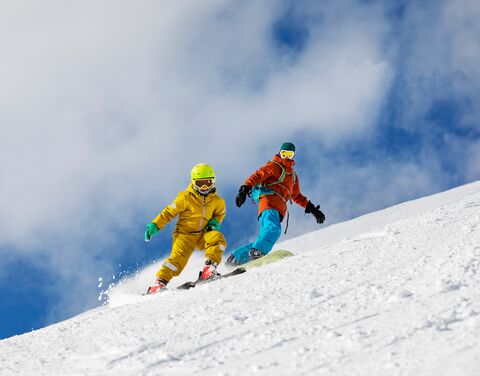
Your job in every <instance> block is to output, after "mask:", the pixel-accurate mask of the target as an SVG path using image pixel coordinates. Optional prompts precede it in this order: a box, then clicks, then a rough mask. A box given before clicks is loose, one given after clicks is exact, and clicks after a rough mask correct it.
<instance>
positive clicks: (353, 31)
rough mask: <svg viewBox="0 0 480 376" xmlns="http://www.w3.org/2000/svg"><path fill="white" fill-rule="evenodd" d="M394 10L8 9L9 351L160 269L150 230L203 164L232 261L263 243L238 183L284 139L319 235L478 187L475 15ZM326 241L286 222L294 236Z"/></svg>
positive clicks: (441, 4)
mask: <svg viewBox="0 0 480 376" xmlns="http://www.w3.org/2000/svg"><path fill="white" fill-rule="evenodd" d="M388 3H390V2H381V1H378V2H377V1H345V2H341V4H340V2H335V1H322V2H319V1H302V2H298V1H279V0H270V1H265V2H258V1H253V0H252V1H234V0H231V1H227V0H225V1H218V0H209V1H203V2H202V4H201V5H200V4H198V2H195V1H185V2H181V3H179V2H173V1H171V2H169V1H167V2H162V4H159V3H158V2H156V1H145V2H142V3H141V4H136V5H135V8H131V7H132V5H131V4H130V3H129V2H126V1H125V2H123V1H105V2H102V3H100V4H98V3H96V4H95V5H94V4H93V2H92V3H89V2H83V3H82V4H73V3H66V2H61V1H47V2H42V4H39V3H37V2H33V1H32V2H28V1H25V2H22V3H19V2H18V3H15V4H10V5H8V6H5V7H4V8H5V9H4V10H3V11H2V14H1V15H0V25H1V26H0V35H1V44H0V47H1V51H2V59H0V80H1V82H2V85H1V88H0V178H1V182H2V190H1V191H0V256H1V258H2V263H1V264H0V293H1V294H2V297H3V299H2V301H1V302H0V337H1V338H5V337H8V336H12V335H15V334H20V333H24V332H26V331H29V330H31V329H36V328H40V327H42V326H45V325H47V324H49V323H52V322H56V321H58V320H62V319H65V318H67V317H70V316H72V315H74V314H77V313H80V312H82V311H84V310H86V309H88V308H91V307H94V306H96V305H98V304H100V303H99V301H98V299H97V297H98V293H99V290H100V289H99V288H98V287H97V286H98V278H99V277H102V278H104V280H105V284H108V283H109V282H112V281H113V280H112V276H113V275H115V276H116V279H118V278H119V277H121V276H122V275H127V274H129V273H132V272H135V270H138V269H139V268H141V267H142V266H143V265H146V264H148V263H150V262H152V261H153V260H157V259H161V258H162V257H164V256H165V255H166V254H167V253H168V250H169V247H170V232H171V230H172V228H173V225H170V226H169V227H167V228H166V229H165V230H164V231H162V232H161V233H160V234H159V235H157V237H156V238H154V240H152V242H151V243H149V244H145V243H144V242H143V231H144V228H145V225H146V223H148V221H150V220H151V219H152V218H153V217H154V216H155V215H156V214H157V213H158V212H159V211H160V210H161V209H162V208H163V207H164V206H165V205H167V204H168V203H169V202H170V201H171V200H172V198H173V197H174V196H175V194H176V193H177V192H178V191H180V190H183V189H184V188H185V187H186V185H187V184H188V181H189V171H190V169H191V167H192V166H193V165H194V164H196V163H199V162H207V163H210V164H212V165H213V166H214V167H215V168H216V170H217V174H218V189H219V192H220V194H221V195H222V196H223V197H224V198H225V199H226V201H227V205H228V215H227V218H226V220H225V223H224V226H223V231H224V233H225V235H226V237H227V240H228V242H229V248H230V249H231V248H233V247H235V246H238V245H240V244H242V242H245V241H247V240H250V239H252V237H253V236H255V231H256V228H257V227H256V226H257V224H256V221H255V217H256V215H255V213H256V208H255V207H254V205H250V204H248V203H247V205H245V206H244V207H242V208H241V209H237V208H236V207H235V206H234V204H233V203H234V197H235V194H236V191H237V189H238V186H239V185H241V184H242V182H243V180H244V179H245V178H246V177H247V176H248V175H249V174H250V173H251V172H253V171H254V170H255V169H256V168H258V167H259V166H260V165H262V164H263V163H264V162H266V161H267V160H268V159H270V158H271V156H272V155H273V154H274V153H275V152H276V151H277V149H278V147H279V145H280V144H281V143H282V142H284V141H287V140H288V141H292V142H294V143H295V144H296V146H297V156H296V161H297V172H298V174H299V177H300V182H301V186H302V191H303V193H304V194H305V195H307V197H309V198H310V199H311V200H312V201H313V202H315V203H319V204H320V205H321V206H322V209H323V210H324V211H325V213H326V215H327V223H326V224H325V225H329V224H333V223H335V222H338V221H341V220H345V219H349V218H353V217H355V216H358V215H361V214H363V213H367V212H371V211H373V210H377V209H381V208H384V207H387V206H390V205H393V204H395V203H398V202H402V201H405V200H409V199H412V198H416V197H421V196H424V195H427V194H431V193H435V192H438V191H441V190H444V189H448V188H450V187H454V186H457V185H460V184H464V183H467V182H470V181H474V180H478V179H479V178H480V162H479V161H480V84H479V82H480V68H479V66H480V65H479V64H478V61H480V47H479V45H478V40H479V37H480V26H479V24H478V21H477V20H478V18H479V17H480V6H479V5H478V2H475V1H473V0H471V1H468V0H465V1H453V0H451V1H446V0H443V1H426V2H425V1H422V2H414V1H411V2H409V1H404V2H402V1H398V2H395V4H388ZM391 3H393V2H391ZM93 9H94V10H95V11H93ZM87 21H88V22H87ZM318 228H319V226H318V225H317V224H316V223H315V222H314V221H313V218H311V217H309V216H305V215H304V213H303V210H302V209H300V208H295V207H292V209H291V220H290V224H289V231H288V234H287V235H286V236H284V239H285V238H287V237H292V236H295V235H299V234H302V233H305V232H308V231H312V230H315V229H318ZM152 278H153V276H152Z"/></svg>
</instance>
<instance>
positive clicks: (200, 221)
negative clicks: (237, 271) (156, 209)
mask: <svg viewBox="0 0 480 376" xmlns="http://www.w3.org/2000/svg"><path fill="white" fill-rule="evenodd" d="M225 213H226V206H225V201H224V200H223V198H221V197H220V196H219V195H217V194H216V192H212V193H209V194H208V195H207V196H203V195H201V194H199V193H198V192H196V191H195V190H194V189H193V187H192V185H191V184H190V185H189V186H188V188H187V190H186V191H184V192H180V193H178V195H177V197H176V198H175V200H174V201H173V202H172V203H171V204H170V205H168V206H167V207H166V208H165V209H163V211H162V212H161V213H160V214H159V215H158V216H157V217H156V218H155V219H154V220H153V221H152V223H155V224H156V225H157V227H158V229H159V230H161V229H162V228H163V227H165V226H166V225H167V224H168V223H169V222H170V221H171V220H172V219H173V218H175V217H176V216H177V215H178V216H179V218H178V222H177V225H176V226H175V230H174V231H173V235H172V237H173V243H172V253H171V254H170V257H168V258H167V259H166V260H165V262H164V263H163V265H162V268H161V269H160V270H159V271H158V273H157V278H161V279H163V280H165V281H167V282H168V281H170V280H171V279H172V278H173V277H174V276H178V275H179V274H180V273H181V272H182V270H183V269H184V268H185V265H187V262H188V260H189V258H190V256H191V255H192V253H193V251H194V249H195V248H197V249H202V250H205V257H206V258H207V259H209V260H211V261H213V262H214V263H216V264H219V263H220V262H221V261H222V254H223V252H224V251H225V248H226V246H227V242H226V241H225V238H224V236H223V234H222V233H221V232H220V231H215V230H212V231H208V232H205V231H204V230H205V227H206V225H207V223H208V221H210V220H211V219H212V218H215V219H216V220H217V221H218V223H221V222H222V221H223V218H224V217H225Z"/></svg>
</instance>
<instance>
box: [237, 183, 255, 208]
mask: <svg viewBox="0 0 480 376" xmlns="http://www.w3.org/2000/svg"><path fill="white" fill-rule="evenodd" d="M251 192H252V187H250V186H248V185H242V186H241V187H240V189H239V190H238V195H237V197H236V198H235V203H236V204H237V206H238V207H240V206H242V205H243V203H244V202H245V200H246V199H247V195H250V193H251Z"/></svg>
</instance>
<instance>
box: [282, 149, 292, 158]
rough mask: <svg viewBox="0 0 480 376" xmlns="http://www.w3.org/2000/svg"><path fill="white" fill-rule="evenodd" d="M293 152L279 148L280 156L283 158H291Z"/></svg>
mask: <svg viewBox="0 0 480 376" xmlns="http://www.w3.org/2000/svg"><path fill="white" fill-rule="evenodd" d="M294 156H295V152H294V151H292V150H280V157H282V158H283V159H293V157H294Z"/></svg>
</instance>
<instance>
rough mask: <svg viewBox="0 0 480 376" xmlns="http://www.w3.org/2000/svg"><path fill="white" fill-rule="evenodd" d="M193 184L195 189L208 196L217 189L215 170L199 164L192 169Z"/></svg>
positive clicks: (204, 164)
mask: <svg viewBox="0 0 480 376" xmlns="http://www.w3.org/2000/svg"><path fill="white" fill-rule="evenodd" d="M190 175H191V182H192V186H193V188H194V189H195V190H196V191H197V192H199V193H201V194H203V195H206V194H208V193H209V192H211V191H212V189H214V188H215V170H214V169H213V168H212V167H211V166H209V165H207V164H206V163H199V164H197V165H195V166H193V168H192V172H191V174H190Z"/></svg>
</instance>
